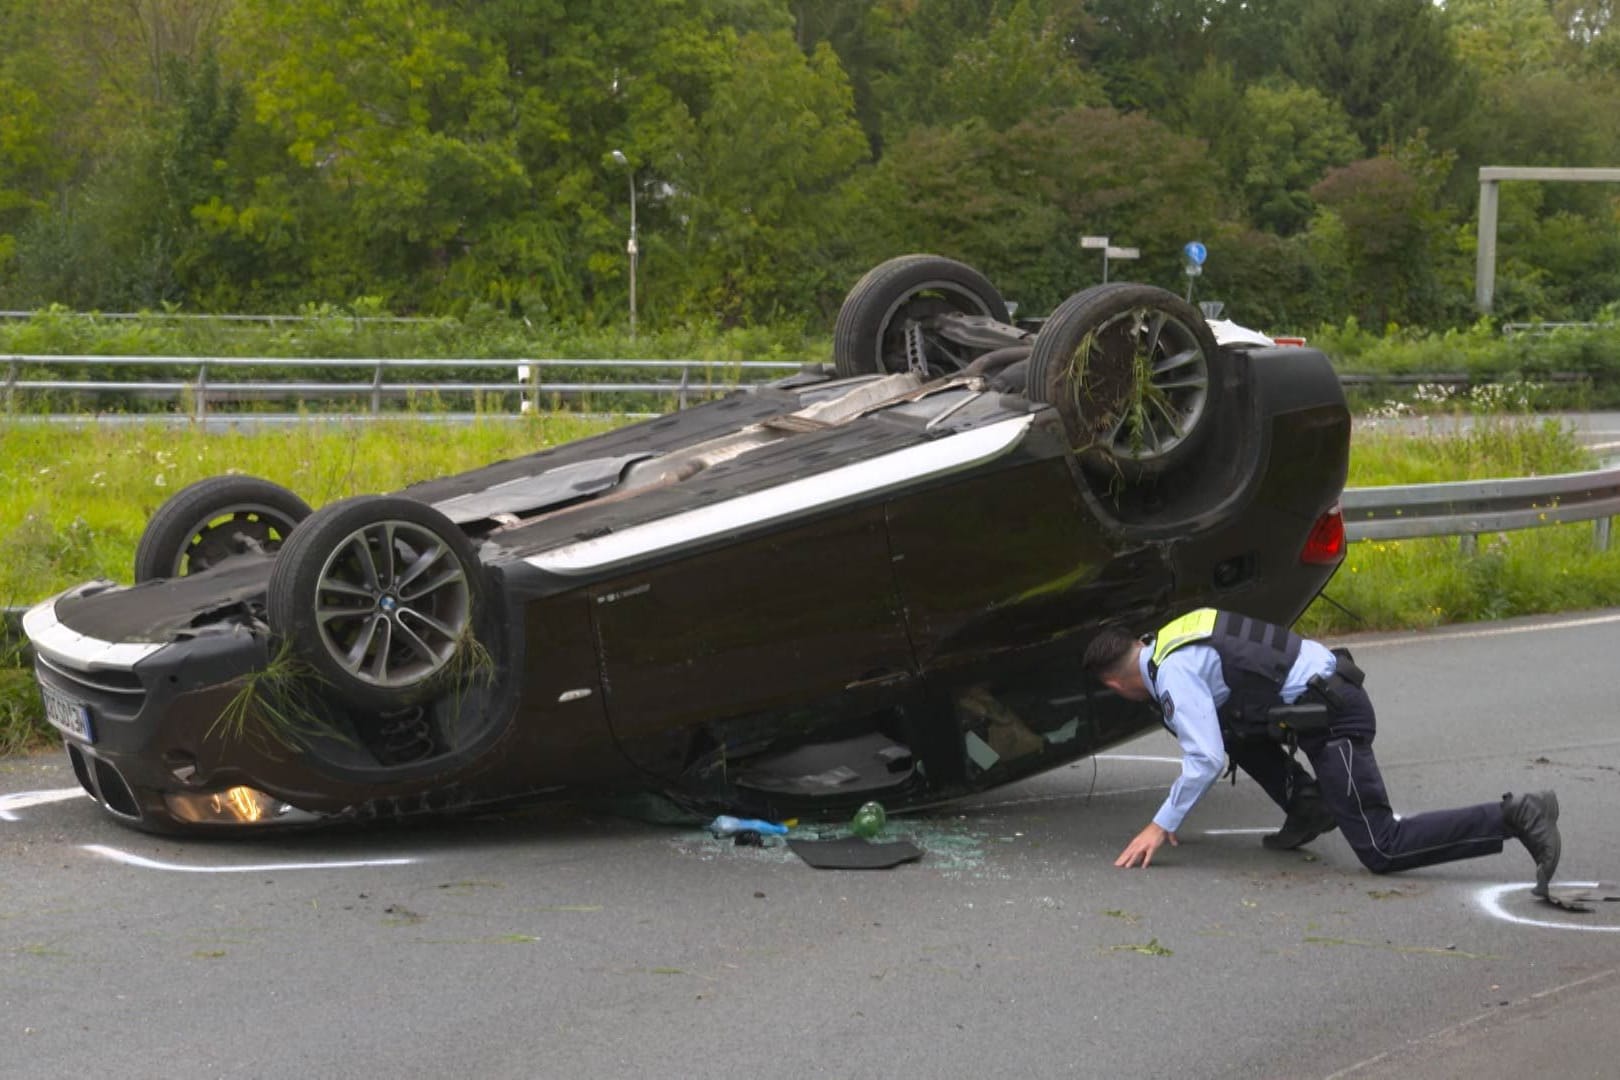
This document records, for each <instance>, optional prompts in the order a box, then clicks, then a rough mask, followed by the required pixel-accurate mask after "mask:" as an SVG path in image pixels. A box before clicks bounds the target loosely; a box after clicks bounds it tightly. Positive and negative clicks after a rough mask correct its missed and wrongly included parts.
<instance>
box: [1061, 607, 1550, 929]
mask: <svg viewBox="0 0 1620 1080" xmlns="http://www.w3.org/2000/svg"><path fill="white" fill-rule="evenodd" d="M1084 665H1085V668H1086V670H1087V671H1089V672H1091V673H1092V674H1093V675H1095V676H1096V677H1097V678H1098V679H1100V680H1101V681H1102V683H1103V684H1104V685H1105V686H1107V687H1108V688H1109V689H1111V690H1113V691H1114V692H1115V693H1117V694H1119V695H1120V696H1121V697H1123V698H1126V699H1128V700H1132V701H1153V702H1155V703H1156V704H1157V705H1158V707H1159V711H1160V714H1161V715H1162V717H1163V719H1164V724H1165V727H1167V728H1169V729H1170V731H1171V733H1172V734H1174V735H1175V736H1176V739H1177V741H1178V742H1179V743H1180V744H1181V750H1182V765H1181V776H1180V777H1178V778H1177V780H1176V782H1175V784H1174V785H1172V786H1171V788H1170V794H1169V796H1168V797H1166V799H1165V801H1164V804H1163V805H1162V806H1161V807H1160V808H1159V812H1158V813H1157V814H1155V815H1154V817H1153V821H1152V822H1151V823H1150V824H1149V825H1148V826H1147V827H1146V828H1144V829H1143V830H1142V831H1141V832H1140V833H1138V834H1137V835H1136V838H1135V839H1133V840H1132V841H1131V842H1130V844H1129V845H1127V846H1126V848H1125V850H1124V851H1123V852H1121V853H1120V855H1119V858H1117V859H1115V860H1114V865H1115V866H1119V867H1133V866H1136V865H1138V864H1140V865H1141V866H1144V867H1145V866H1147V865H1148V864H1149V863H1150V862H1152V861H1153V854H1154V852H1156V851H1158V849H1159V848H1160V846H1162V845H1163V844H1164V843H1165V841H1167V840H1168V841H1169V842H1170V843H1171V844H1172V845H1174V844H1176V843H1177V840H1176V829H1177V828H1179V827H1180V825H1181V822H1182V819H1183V818H1185V817H1186V815H1187V812H1188V811H1189V810H1191V809H1192V807H1193V804H1194V803H1196V802H1197V801H1198V800H1199V798H1200V797H1202V796H1203V794H1204V792H1206V791H1208V790H1209V788H1210V787H1211V786H1212V785H1213V784H1214V783H1215V781H1216V780H1217V779H1219V778H1220V775H1221V767H1222V760H1223V758H1224V757H1227V756H1230V757H1231V760H1232V763H1233V765H1234V766H1235V767H1238V768H1242V769H1243V770H1244V771H1245V772H1247V773H1249V774H1250V775H1252V776H1253V777H1254V778H1255V780H1256V781H1257V782H1258V783H1259V784H1260V785H1261V787H1263V788H1264V789H1265V791H1266V793H1267V794H1268V795H1270V796H1271V798H1272V799H1273V800H1274V801H1275V802H1276V803H1277V804H1278V805H1279V806H1282V807H1283V808H1284V809H1285V810H1286V811H1287V813H1288V819H1287V821H1286V822H1285V823H1284V826H1283V829H1282V831H1281V832H1280V833H1277V834H1274V835H1273V836H1269V837H1267V838H1266V841H1267V843H1266V846H1267V847H1274V848H1290V847H1298V846H1299V845H1301V844H1304V843H1308V842H1309V841H1310V840H1313V839H1315V838H1316V837H1317V836H1319V835H1320V834H1322V833H1324V832H1327V831H1328V830H1330V829H1332V828H1334V827H1335V826H1337V827H1338V828H1339V829H1340V830H1341V831H1342V832H1343V833H1344V838H1345V840H1347V841H1348V842H1349V844H1350V847H1351V849H1352V850H1354V851H1355V853H1356V856H1357V858H1359V859H1360V860H1361V861H1362V864H1363V865H1365V866H1366V867H1367V869H1369V870H1371V871H1373V872H1374V873H1379V874H1383V873H1391V872H1394V871H1398V870H1411V869H1415V868H1417V867H1420V866H1432V865H1434V864H1435V863H1443V862H1451V861H1453V860H1456V859H1472V858H1476V857H1478V856H1481V855H1494V854H1496V853H1498V852H1500V851H1501V850H1502V843H1503V841H1504V840H1506V839H1507V838H1508V837H1513V838H1515V839H1517V840H1519V841H1520V842H1522V843H1523V844H1524V846H1525V847H1526V848H1527V849H1528V850H1529V852H1530V855H1531V857H1532V858H1533V859H1535V862H1536V887H1535V889H1534V892H1535V894H1536V895H1537V896H1543V897H1545V896H1546V895H1547V889H1548V885H1549V884H1550V882H1551V881H1552V875H1553V872H1554V871H1555V870H1556V869H1557V868H1558V856H1559V852H1560V839H1559V835H1558V797H1557V795H1556V794H1555V793H1553V792H1551V791H1543V792H1536V793H1533V794H1526V795H1519V796H1514V795H1511V794H1509V795H1504V796H1503V797H1502V799H1501V801H1499V802H1488V803H1480V804H1478V805H1475V806H1466V807H1460V808H1458V809H1454V810H1434V811H1430V812H1428V813H1423V814H1416V815H1414V816H1411V817H1396V816H1395V813H1394V811H1392V810H1391V809H1390V805H1389V796H1388V795H1387V794H1386V793H1385V790H1384V779H1383V777H1382V776H1381V775H1380V774H1379V772H1378V762H1377V760H1376V759H1375V758H1374V757H1373V751H1372V742H1373V736H1374V734H1375V733H1376V726H1377V725H1376V720H1375V718H1374V715H1373V707H1372V702H1371V700H1369V699H1368V697H1367V693H1366V691H1365V690H1363V689H1362V673H1361V671H1360V669H1359V668H1357V667H1356V666H1355V662H1354V660H1352V659H1351V657H1350V654H1349V653H1348V652H1347V651H1345V650H1343V649H1337V650H1332V649H1329V648H1328V647H1326V646H1325V645H1323V644H1321V643H1320V642H1316V641H1312V640H1309V639H1307V638H1303V637H1301V636H1300V635H1298V634H1296V633H1293V632H1292V631H1290V630H1288V629H1286V628H1285V627H1281V626H1276V625H1273V624H1271V623H1266V622H1261V621H1260V620H1258V619H1251V618H1248V617H1247V616H1243V615H1238V614H1234V613H1232V612H1226V611H1216V610H1214V609H1213V608H1202V609H1200V610H1198V611H1194V612H1191V613H1190V614H1187V615H1184V616H1182V617H1181V618H1179V619H1176V620H1175V621H1173V622H1171V623H1169V624H1168V625H1166V626H1164V627H1163V628H1161V629H1160V630H1159V631H1158V632H1157V633H1156V634H1150V635H1148V636H1147V637H1145V638H1137V637H1134V636H1132V635H1131V634H1129V633H1127V632H1126V631H1124V630H1122V629H1119V628H1118V627H1105V628H1104V629H1103V630H1101V631H1100V632H1099V633H1098V634H1097V636H1096V637H1095V638H1093V639H1092V641H1091V644H1090V645H1089V646H1088V647H1087V648H1086V652H1085V659H1084ZM1285 743H1287V744H1289V745H1292V746H1297V747H1298V749H1300V750H1303V751H1304V752H1305V756H1306V757H1307V758H1308V759H1309V761H1310V763H1311V766H1312V768H1314V769H1315V770H1316V779H1317V781H1318V782H1319V784H1318V783H1317V782H1312V780H1311V779H1310V777H1309V775H1308V774H1306V773H1305V772H1304V770H1303V769H1301V768H1300V767H1299V766H1298V765H1297V764H1296V763H1295V762H1294V760H1293V758H1292V756H1291V755H1290V754H1289V753H1287V752H1286V751H1284V749H1283V745H1284V744H1285Z"/></svg>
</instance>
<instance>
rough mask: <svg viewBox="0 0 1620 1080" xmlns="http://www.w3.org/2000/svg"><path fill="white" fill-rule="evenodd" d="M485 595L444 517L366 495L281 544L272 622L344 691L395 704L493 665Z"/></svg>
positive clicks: (361, 701) (350, 696)
mask: <svg viewBox="0 0 1620 1080" xmlns="http://www.w3.org/2000/svg"><path fill="white" fill-rule="evenodd" d="M488 591H489V586H488V582H487V579H486V577H485V574H484V570H483V566H482V564H481V563H480V562H479V559H478V553H477V552H476V551H475V550H474V548H473V545H472V542H471V541H469V540H468V539H467V537H466V534H464V533H463V532H462V531H461V530H460V529H459V528H458V527H457V526H456V525H455V524H454V523H453V522H452V521H451V520H450V519H449V518H447V517H445V516H444V515H443V514H441V513H439V512H438V511H437V510H435V509H433V508H432V507H430V506H428V505H426V504H425V503H420V502H417V501H416V500H414V499H407V498H404V497H401V496H361V497H358V498H353V499H345V500H343V501H341V502H337V503H332V504H331V505H329V506H324V507H322V508H321V509H320V510H319V511H317V512H316V513H315V514H313V515H311V516H310V518H309V520H308V521H305V522H304V523H303V525H301V526H300V527H299V529H298V531H297V532H296V533H294V534H293V537H292V539H291V540H290V541H289V542H288V543H287V545H286V547H284V548H283V549H282V552H281V555H280V557H278V558H277V559H276V563H275V566H274V567H273V568H272V569H271V573H270V586H269V597H268V600H269V616H270V626H271V629H273V630H274V631H275V632H276V633H277V634H279V635H281V637H282V638H283V639H284V640H286V641H288V642H290V643H291V645H292V647H293V649H294V650H295V653H296V655H297V656H298V657H299V658H300V659H302V660H303V661H304V662H305V663H307V664H308V665H309V666H310V667H311V669H312V670H313V672H314V674H315V675H316V676H318V677H319V678H320V679H321V680H322V681H324V682H325V683H326V684H328V685H329V686H330V687H331V688H332V689H333V690H335V691H336V693H337V694H338V696H340V697H341V698H342V699H344V700H345V701H347V702H348V703H350V704H351V705H354V706H357V707H359V708H362V709H367V710H370V711H373V712H378V713H389V712H396V711H399V710H402V709H406V708H409V707H411V706H413V705H416V704H418V703H420V702H422V701H425V700H427V699H429V698H432V697H434V696H435V695H436V694H438V693H440V692H442V691H444V690H445V689H447V688H449V687H451V686H453V685H455V684H457V683H458V681H460V680H462V679H465V678H468V677H471V676H473V675H476V674H478V672H477V668H478V666H479V665H480V664H481V663H482V664H487V663H488V662H489V661H488V656H489V654H488V653H487V652H485V651H484V650H483V648H482V646H480V645H479V643H478V642H477V639H476V637H475V633H474V620H475V618H476V617H477V616H478V613H479V612H480V611H481V610H482V609H483V607H484V605H485V603H486V601H487V600H488ZM484 674H488V673H487V672H486V673H484Z"/></svg>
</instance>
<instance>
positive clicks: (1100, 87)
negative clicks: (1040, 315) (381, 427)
mask: <svg viewBox="0 0 1620 1080" xmlns="http://www.w3.org/2000/svg"><path fill="white" fill-rule="evenodd" d="M1614 8H1615V5H1614V3H1613V0H1445V2H1444V4H1443V5H1442V4H1437V3H1434V2H1432V0H6V2H5V3H4V4H0V306H5V307H24V306H37V305H43V304H49V303H61V304H66V305H69V306H72V307H76V308H85V309H101V310H114V309H127V308H153V309H156V308H163V307H170V308H180V309H185V310H191V311H287V310H293V309H296V308H298V307H300V306H303V305H310V304H319V303H331V302H337V303H346V304H360V305H363V306H365V307H367V308H368V309H369V310H377V309H387V310H392V311H395V312H400V313H452V314H463V313H466V312H468V311H470V310H474V309H478V310H492V311H495V312H501V313H506V314H510V315H512V316H515V317H522V318H525V319H528V320H530V321H531V322H532V323H541V322H543V323H546V324H551V325H584V326H589V325H607V324H611V323H614V322H616V321H618V320H622V319H623V317H624V313H625V308H626V301H627V289H628V285H629V281H628V274H627V256H626V241H627V238H628V232H629V225H630V201H631V200H630V194H631V191H632V190H633V191H634V193H635V202H636V212H637V215H638V220H637V231H638V237H637V239H638V241H639V249H640V250H639V268H638V272H639V279H638V285H639V297H638V299H639V302H640V314H641V319H642V321H643V323H644V324H646V325H653V326H657V325H663V326H675V325H722V326H733V325H745V324H756V325H757V324H775V323H785V324H801V325H820V326H824V325H826V324H827V323H828V321H829V320H830V316H831V313H832V312H833V311H834V310H836V307H837V304H838V302H839V300H840V298H841V297H842V295H843V293H844V291H845V290H846V289H847V288H848V287H849V285H850V283H851V282H852V281H853V280H854V279H855V278H856V277H858V276H859V274H860V273H861V272H862V271H863V270H864V269H866V268H867V267H869V266H871V265H873V264H875V263H877V262H879V261H881V260H882V259H884V258H887V257H889V256H891V255H895V254H899V253H902V252H907V251H919V250H922V251H933V252H938V253H941V254H947V255H951V256H954V257H957V258H961V259H963V260H965V261H967V262H970V263H972V264H974V265H976V266H978V267H979V268H980V269H982V270H984V271H985V272H986V273H987V274H989V275H990V277H991V279H992V280H993V281H995V282H996V283H997V284H998V285H999V286H1000V287H1001V288H1002V290H1003V291H1004V292H1005V293H1006V294H1007V296H1008V297H1009V298H1011V299H1015V300H1017V301H1018V302H1019V303H1020V305H1021V307H1022V308H1023V309H1024V310H1026V311H1032V312H1033V311H1044V310H1047V309H1049V308H1050V307H1051V306H1052V305H1054V304H1056V303H1057V302H1058V301H1059V300H1061V299H1062V298H1063V297H1064V296H1065V295H1067V294H1068V293H1070V292H1073V291H1075V290H1076V289H1078V288H1081V287H1083V286H1085V285H1088V284H1093V283H1095V282H1097V281H1099V280H1100V278H1101V271H1102V266H1101V260H1100V258H1099V255H1098V253H1097V252H1096V251H1093V250H1087V249H1083V248H1081V246H1080V244H1079V239H1080V237H1081V236H1082V235H1107V236H1109V237H1111V238H1112V239H1113V241H1114V242H1115V243H1116V244H1119V245H1129V246H1132V247H1136V248H1138V249H1139V250H1140V251H1141V260H1140V261H1139V262H1137V263H1134V264H1131V265H1129V266H1128V267H1121V268H1119V270H1123V271H1124V272H1125V274H1127V275H1128V276H1130V277H1133V278H1138V279H1140V280H1145V281H1151V282H1155V283H1158V284H1161V285H1165V286H1167V287H1171V288H1175V289H1177V290H1178V291H1179V290H1180V289H1181V288H1182V287H1183V283H1184V282H1185V281H1186V279H1185V278H1184V277H1183V276H1182V271H1183V267H1182V261H1181V254H1180V253H1181V250H1182V247H1183V245H1184V244H1185V243H1186V242H1187V241H1189V240H1199V241H1201V242H1203V243H1204V244H1205V246H1206V247H1207V249H1208V251H1209V261H1208V263H1207V264H1206V266H1205V272H1204V274H1203V276H1202V277H1200V278H1198V279H1197V280H1196V282H1194V284H1196V287H1197V290H1198V296H1200V297H1205V298H1220V299H1223V300H1225V301H1227V303H1228V305H1229V308H1230V310H1231V311H1232V312H1233V313H1234V314H1235V315H1237V316H1238V317H1239V318H1240V319H1241V321H1244V322H1247V323H1250V324H1256V325H1262V326H1267V327H1270V328H1273V329H1283V328H1286V327H1307V326H1311V325H1317V324H1321V323H1323V322H1335V323H1338V322H1343V321H1344V320H1346V319H1350V318H1354V319H1356V320H1358V321H1359V323H1360V324H1361V325H1363V326H1372V327H1379V328H1381V327H1384V326H1386V325H1389V324H1400V325H1425V326H1448V325H1462V324H1466V323H1469V322H1471V321H1473V319H1474V318H1475V312H1474V311H1473V307H1472V300H1473V274H1474V245H1475V232H1474V229H1475V226H1474V215H1475V210H1476V203H1477V198H1478V191H1477V170H1478V168H1479V167H1480V166H1482V165H1560V166H1604V165H1607V166H1614V165H1620V25H1611V24H1612V23H1613V16H1614ZM614 151H619V152H620V153H621V154H622V156H623V162H622V163H621V162H620V161H619V160H618V156H617V155H615V154H614ZM1118 272H1119V271H1118V270H1116V276H1117V275H1118ZM1617 300H1620V191H1617V190H1616V189H1615V188H1614V187H1610V186H1606V185H1598V184H1581V185H1552V184H1532V183H1515V184H1509V185H1505V186H1504V187H1503V189H1502V209H1501V233H1500V241H1499V261H1498V270H1497V312H1498V314H1499V315H1500V316H1501V317H1503V318H1509V319H1527V318H1543V319H1557V320H1566V319H1585V318H1591V317H1593V316H1595V315H1598V314H1599V313H1601V312H1602V310H1603V309H1604V307H1605V306H1606V305H1612V304H1614V303H1615V302H1616V301H1617Z"/></svg>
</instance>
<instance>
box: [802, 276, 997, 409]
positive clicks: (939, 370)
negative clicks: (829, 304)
mask: <svg viewBox="0 0 1620 1080" xmlns="http://www.w3.org/2000/svg"><path fill="white" fill-rule="evenodd" d="M953 311H954V312H960V313H962V314H964V315H982V316H987V317H989V318H992V319H995V320H997V321H998V322H1008V321H1009V320H1010V316H1009V315H1008V313H1007V302H1006V301H1005V300H1003V299H1002V298H1001V294H1000V293H999V292H997V291H996V287H995V286H994V285H992V284H990V281H989V279H988V278H986V277H985V276H984V275H983V274H981V273H979V272H978V271H977V270H975V269H973V267H971V266H968V265H967V264H966V263H960V262H957V261H956V260H955V259H947V258H943V257H942V256H939V255H901V256H899V257H897V258H893V259H890V260H888V261H887V262H884V263H880V264H879V265H877V266H875V267H873V268H872V269H871V270H869V271H867V272H866V274H865V276H864V277H862V278H861V280H859V281H857V282H856V283H855V287H854V288H852V289H850V290H849V294H848V295H847V296H845V298H844V303H843V306H842V307H840V308H839V309H838V321H837V322H836V323H835V324H834V326H833V366H834V367H835V368H836V369H837V371H838V375H839V377H840V378H845V379H847V378H853V377H855V376H857V375H873V374H880V375H889V374H903V373H904V372H906V371H909V370H911V368H910V365H909V364H908V362H907V358H906V342H905V326H906V323H907V322H908V321H912V320H921V319H925V318H927V317H928V316H930V315H939V314H945V313H947V312H953ZM969 359H971V358H969ZM965 366H966V363H962V364H954V363H952V362H950V359H949V358H948V357H946V356H943V355H940V356H930V357H929V359H928V369H929V370H928V373H929V375H930V377H938V376H940V375H948V374H951V373H952V372H953V371H955V370H958V369H959V368H960V367H965Z"/></svg>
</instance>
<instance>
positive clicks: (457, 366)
mask: <svg viewBox="0 0 1620 1080" xmlns="http://www.w3.org/2000/svg"><path fill="white" fill-rule="evenodd" d="M0 359H3V361H4V363H5V365H6V369H5V378H4V379H3V380H0V390H3V391H4V408H5V410H6V411H8V412H9V411H12V410H14V409H16V408H17V399H18V395H20V394H23V393H28V392H41V391H43V392H82V393H132V394H140V395H143V396H159V397H172V398H173V399H174V400H175V401H176V402H180V403H184V402H186V401H187V400H188V398H189V400H190V404H191V412H192V415H193V416H195V417H196V418H198V419H201V418H203V417H204V416H206V415H207V413H208V407H209V405H210V403H213V404H221V403H224V402H239V401H252V400H264V399H273V398H293V397H297V396H299V395H317V394H318V395H323V396H331V397H343V396H352V397H358V398H364V399H367V400H368V401H369V404H370V410H371V413H372V415H380V414H381V413H382V412H383V400H384V398H389V397H396V398H403V397H407V396H409V395H411V394H434V393H437V394H513V395H516V396H517V398H518V399H519V400H521V401H526V402H529V403H530V404H531V406H532V407H534V408H539V407H540V403H541V402H542V401H543V400H545V399H547V398H550V397H554V396H560V397H575V398H578V397H586V396H590V395H595V394H604V395H614V394H655V395H665V396H669V397H672V398H674V399H675V402H676V405H677V406H678V407H680V408H685V407H686V404H687V402H688V401H689V400H691V399H693V398H707V397H712V396H714V395H716V394H723V393H726V392H729V391H730V390H732V389H734V388H736V387H737V386H738V385H741V384H743V383H746V382H750V381H753V379H752V378H748V377H749V376H767V377H769V376H779V375H785V374H791V373H793V372H795V371H799V370H800V369H802V368H803V367H804V364H803V363H802V362H799V361H777V360H735V361H722V360H585V359H579V360H568V359H544V360H542V359H533V358H527V357H524V358H512V359H494V360H434V359H390V358H381V357H370V358H358V357H357V358H354V359H341V358H331V357H322V358H295V357H269V356H188V357H176V356H94V355H54V354H53V355H7V356H4V357H0ZM25 367H32V368H41V367H145V368H156V369H165V368H175V367H182V368H185V369H188V370H190V371H193V372H195V374H194V375H192V376H191V377H190V378H188V379H185V380H178V379H127V378H126V379H106V380H103V379H38V378H23V377H22V375H23V368H25ZM264 368H279V369H282V370H286V369H288V368H294V369H298V368H310V369H317V370H319V369H323V368H324V369H334V368H335V369H348V370H351V371H369V373H370V378H369V379H367V380H366V381H364V382H357V381H347V382H287V381H282V380H277V381H274V382H265V381H253V380H252V379H229V378H225V379H222V378H220V377H219V375H220V372H221V371H222V370H223V371H226V372H229V371H232V370H244V371H252V370H253V369H264ZM422 369H434V370H437V371H445V370H449V371H455V372H460V371H469V372H470V371H480V370H481V371H485V372H488V371H491V370H493V369H505V370H507V371H509V372H511V373H512V374H511V375H510V376H509V377H505V378H498V379H478V380H466V379H464V380H462V381H445V380H442V379H440V380H421V379H417V380H410V379H406V380H404V381H390V375H391V374H394V373H399V372H405V373H409V372H412V371H420V370H422ZM593 369H602V370H606V371H609V372H615V371H626V370H632V371H643V372H647V371H650V372H655V373H668V372H679V373H680V377H679V378H678V379H674V380H669V379H663V380H656V381H647V380H642V381H637V382H595V381H587V382H581V381H577V379H564V380H560V381H548V380H547V379H546V377H545V375H546V373H547V372H550V371H559V370H562V371H568V372H572V373H575V374H576V375H577V374H578V373H579V372H581V371H590V370H593Z"/></svg>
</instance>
